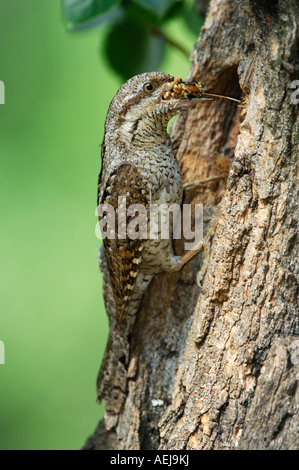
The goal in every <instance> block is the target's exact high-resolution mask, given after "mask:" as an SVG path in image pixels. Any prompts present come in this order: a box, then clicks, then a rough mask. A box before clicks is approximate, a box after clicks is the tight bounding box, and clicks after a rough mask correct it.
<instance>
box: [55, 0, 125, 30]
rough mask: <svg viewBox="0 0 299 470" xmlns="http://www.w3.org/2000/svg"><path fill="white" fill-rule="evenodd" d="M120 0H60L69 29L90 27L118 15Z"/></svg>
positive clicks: (113, 18)
mask: <svg viewBox="0 0 299 470" xmlns="http://www.w3.org/2000/svg"><path fill="white" fill-rule="evenodd" d="M120 1H121V0H62V10H63V15H64V18H65V23H66V27H67V28H68V29H70V30H77V29H83V28H91V27H93V26H95V25H98V24H99V23H102V22H104V21H106V22H107V21H109V22H111V21H113V20H115V16H116V15H119V10H118V8H117V7H118V5H119V3H120Z"/></svg>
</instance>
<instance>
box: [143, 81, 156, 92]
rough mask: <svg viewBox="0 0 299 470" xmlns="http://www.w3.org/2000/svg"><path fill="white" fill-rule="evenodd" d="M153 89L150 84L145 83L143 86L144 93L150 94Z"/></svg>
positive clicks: (152, 85)
mask: <svg viewBox="0 0 299 470" xmlns="http://www.w3.org/2000/svg"><path fill="white" fill-rule="evenodd" d="M154 89H155V85H154V84H153V83H152V82H147V83H145V84H144V85H143V90H144V91H145V93H152V92H153V91H154Z"/></svg>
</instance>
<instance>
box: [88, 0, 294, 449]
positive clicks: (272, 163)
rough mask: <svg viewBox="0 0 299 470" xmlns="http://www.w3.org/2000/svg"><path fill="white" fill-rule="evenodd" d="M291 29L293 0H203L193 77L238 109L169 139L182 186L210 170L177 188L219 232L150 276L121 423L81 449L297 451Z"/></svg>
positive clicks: (208, 110) (181, 121)
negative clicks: (175, 265)
mask: <svg viewBox="0 0 299 470" xmlns="http://www.w3.org/2000/svg"><path fill="white" fill-rule="evenodd" d="M298 32H299V11H298V3H297V1H296V0H281V1H268V0H259V1H257V0H247V1H243V2H239V1H237V0H212V2H211V4H210V7H209V10H208V14H207V18H206V22H205V25H204V27H203V28H202V30H201V34H200V38H199V41H198V43H197V44H196V45H195V48H194V51H193V53H192V69H191V71H190V75H189V78H190V79H194V80H199V81H201V83H202V84H203V85H204V86H205V87H206V88H208V89H209V90H213V91H214V92H218V93H222V94H227V95H230V96H234V97H238V96H241V97H242V100H243V101H242V103H243V104H242V106H241V107H237V106H236V105H235V104H234V103H232V102H229V101H225V100H217V101H216V100H215V101H212V102H211V101H210V102H206V103H203V104H200V105H198V106H196V108H195V109H192V110H190V111H188V113H184V114H182V115H180V116H179V118H177V120H176V121H175V123H174V125H173V126H172V136H173V142H174V146H175V148H176V149H177V158H178V160H179V162H180V163H181V167H182V175H183V179H184V181H190V180H194V179H198V180H205V179H207V178H209V177H211V176H217V177H218V178H214V179H212V180H210V181H206V182H204V181H203V183H202V185H200V186H199V188H197V189H196V190H192V191H188V192H186V195H185V202H191V201H192V202H194V203H203V205H204V216H205V231H207V229H208V227H209V224H210V223H211V220H212V218H213V217H216V218H215V220H216V227H215V232H214V235H213V238H212V239H211V243H210V249H209V250H206V252H205V253H204V254H200V255H197V256H196V257H195V258H194V259H193V260H192V261H191V262H190V263H189V264H188V265H187V266H185V267H184V268H183V269H182V271H181V272H179V273H175V274H169V273H165V274H161V275H159V276H157V277H156V278H155V279H154V280H153V282H152V283H151V285H150V287H149V290H148V292H147V294H146V295H145V297H144V299H143V304H142V307H141V309H140V311H139V312H138V315H137V319H136V322H135V326H134V331H133V334H132V336H131V343H130V363H129V366H128V370H127V382H126V397H125V401H124V403H123V406H122V408H121V410H120V413H119V417H118V422H117V425H116V427H115V428H114V429H111V430H109V431H106V430H105V428H104V424H103V423H100V425H99V428H98V429H97V431H96V432H95V433H94V434H93V436H91V437H90V438H89V440H88V441H87V443H86V446H85V448H86V449H105V448H108V449H119V450H120V449H173V450H174V449H175V450H179V449H295V448H298V447H299V441H298V398H299V397H298V388H297V387H296V385H297V382H296V379H298V373H299V339H298V337H296V336H295V335H296V334H298V310H296V307H297V283H296V271H297V268H298V263H297V260H298V251H296V249H297V244H296V217H297V213H296V210H297V205H296V202H297V194H296V157H297V156H298V144H299V142H298V140H299V139H298V130H299V129H298V104H295V101H296V100H294V94H295V90H294V89H293V88H292V82H294V80H295V79H296V78H297V79H298V78H299V64H298V58H299V48H298V36H299V33H298ZM216 207H217V210H216ZM215 213H216V215H215ZM297 218H298V217H297ZM181 247H182V244H181V243H179V244H178V245H177V246H176V249H177V251H178V252H180V251H181ZM198 273H199V274H198ZM296 427H297V429H296Z"/></svg>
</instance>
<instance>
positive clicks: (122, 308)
mask: <svg viewBox="0 0 299 470" xmlns="http://www.w3.org/2000/svg"><path fill="white" fill-rule="evenodd" d="M215 98H227V99H231V100H233V101H238V100H237V99H234V98H230V97H225V96H222V95H217V94H215V93H210V92H209V91H207V90H206V89H205V88H203V87H202V85H201V83H200V82H195V81H184V80H183V79H182V78H181V77H174V76H172V75H169V74H167V73H164V72H149V73H142V74H140V75H136V76H134V77H132V78H131V79H129V80H128V81H127V82H125V83H124V84H123V85H122V86H121V87H120V89H119V90H118V91H117V92H116V94H115V96H114V97H113V99H112V101H111V103H110V106H109V109H108V113H107V117H106V121H105V127H104V138H103V143H102V147H101V159H102V165H101V171H100V174H99V179H98V192H97V194H98V195H97V207H98V215H99V219H100V223H101V228H102V232H104V234H103V245H102V247H101V249H100V252H99V265H100V269H101V270H102V272H103V277H104V280H103V290H104V299H105V306H106V311H107V315H108V318H109V323H110V333H109V339H108V344H107V347H106V352H105V356H104V359H103V362H102V366H101V370H100V373H99V376H98V401H101V400H102V399H103V398H104V399H105V400H106V418H105V420H106V428H107V429H108V428H110V429H112V428H113V426H115V423H116V419H117V416H118V413H119V411H120V409H121V406H122V403H123V401H124V396H125V390H126V374H127V367H128V363H129V336H130V331H131V330H132V326H133V325H134V322H135V318H136V314H137V312H138V309H139V307H140V304H141V301H142V298H143V296H144V293H145V292H146V290H147V288H148V285H149V283H150V282H151V280H152V279H153V277H154V276H156V275H157V274H159V273H161V272H163V271H178V270H179V269H181V268H182V266H184V265H185V264H186V263H187V262H188V261H189V260H190V259H191V258H192V257H193V256H194V255H195V254H196V253H197V252H198V251H199V250H200V249H201V248H202V246H203V244H202V242H201V243H200V244H199V245H198V246H196V247H195V248H194V249H192V250H190V251H189V252H187V253H186V254H185V255H183V256H176V255H175V254H174V251H173V246H172V229H173V220H172V221H171V222H170V223H169V227H168V229H167V230H168V236H166V237H162V233H161V225H158V227H156V232H155V237H151V232H150V226H149V222H148V221H149V217H148V216H149V214H150V209H151V207H152V206H155V205H156V206H159V207H160V206H163V207H164V208H165V210H166V211H167V209H169V208H170V207H171V206H172V205H177V206H180V205H181V203H182V198H183V183H182V177H181V173H180V168H179V164H178V161H177V159H176V156H175V152H174V150H173V148H172V143H171V140H170V137H169V135H168V132H167V126H168V123H169V121H170V119H171V118H172V117H173V116H175V115H176V114H178V113H180V112H181V111H183V110H186V109H190V108H192V107H194V106H196V104H197V103H198V102H200V101H204V100H211V99H215ZM126 208H135V209H136V208H137V213H138V218H139V229H140V226H142V228H143V229H145V230H144V231H143V233H140V232H142V230H139V232H138V233H137V234H136V226H135V231H134V230H133V231H131V232H132V233H131V236H128V232H129V227H130V223H131V222H132V220H134V216H135V215H136V211H135V212H134V211H132V212H131V213H129V211H126V210H125V209H126ZM123 209H124V210H123ZM134 233H135V235H136V236H133V235H134Z"/></svg>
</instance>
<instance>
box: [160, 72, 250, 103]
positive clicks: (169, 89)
mask: <svg viewBox="0 0 299 470" xmlns="http://www.w3.org/2000/svg"><path fill="white" fill-rule="evenodd" d="M215 98H224V99H227V100H231V101H235V102H237V103H240V102H241V101H240V100H238V99H237V98H232V97H230V96H225V95H219V94H216V93H210V92H209V91H207V90H206V89H205V88H202V86H201V83H200V82H184V81H183V80H182V79H181V77H175V78H174V79H173V81H172V82H170V83H167V84H166V86H165V88H164V90H163V93H162V95H161V97H160V103H164V104H168V105H171V106H172V107H173V108H174V109H188V108H192V107H194V106H195V105H196V104H197V103H198V102H202V101H208V100H213V99H215Z"/></svg>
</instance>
